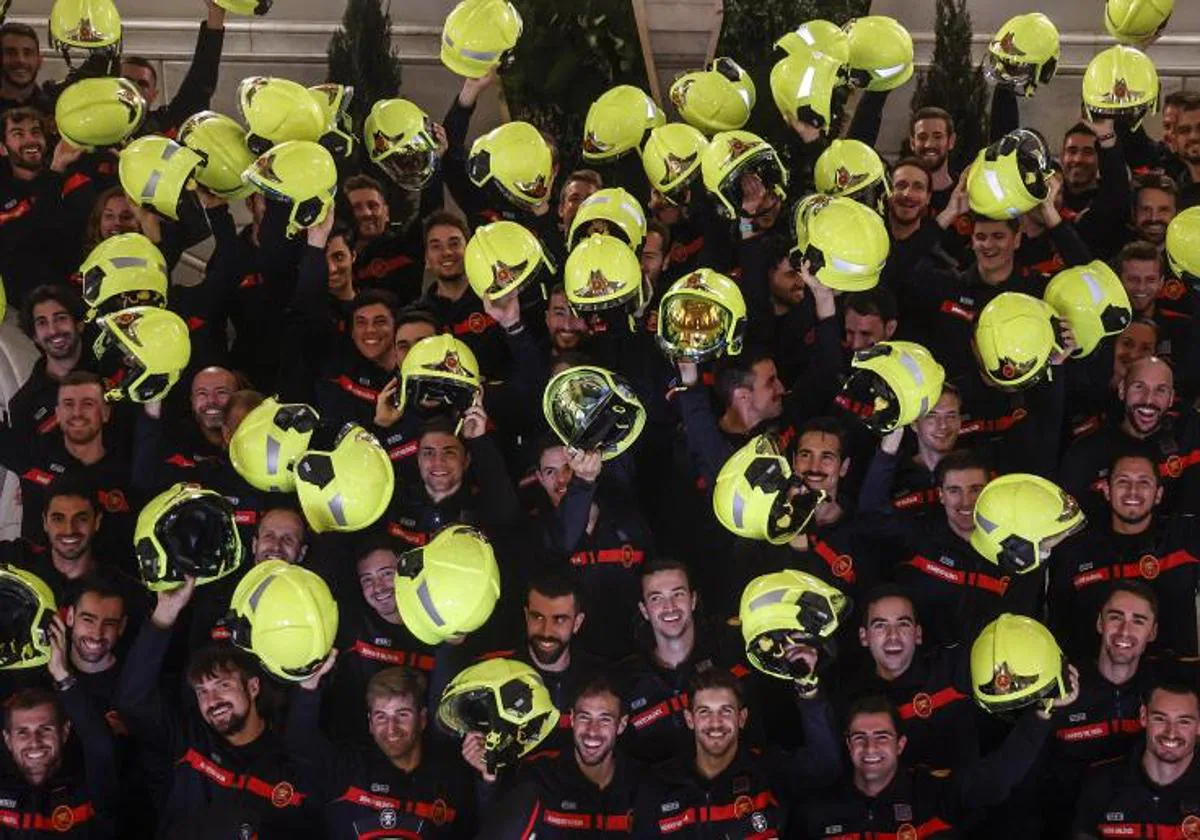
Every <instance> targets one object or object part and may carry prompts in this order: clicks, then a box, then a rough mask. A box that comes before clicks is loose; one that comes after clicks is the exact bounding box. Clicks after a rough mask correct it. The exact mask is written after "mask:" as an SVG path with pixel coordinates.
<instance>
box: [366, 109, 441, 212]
mask: <svg viewBox="0 0 1200 840" xmlns="http://www.w3.org/2000/svg"><path fill="white" fill-rule="evenodd" d="M363 142H364V143H365V144H366V148H367V153H368V154H369V155H370V157H371V162H372V163H374V164H375V165H376V166H378V167H379V168H381V169H382V170H383V171H384V172H386V173H387V175H388V177H390V178H391V179H392V180H393V181H395V182H396V183H397V184H399V185H400V186H402V187H404V188H405V189H409V190H418V189H420V188H421V187H423V186H425V185H426V184H427V183H429V180H430V179H431V178H432V177H433V173H434V170H435V168H436V167H437V160H438V155H437V140H435V139H434V136H433V121H432V120H431V119H429V115H428V114H426V113H425V112H424V111H422V110H421V109H420V108H419V107H418V106H417V105H415V104H413V103H412V102H409V101H408V100H407V99H381V100H379V101H378V102H376V103H375V104H374V105H372V106H371V113H370V114H368V115H367V121H366V122H365V123H364V124H363Z"/></svg>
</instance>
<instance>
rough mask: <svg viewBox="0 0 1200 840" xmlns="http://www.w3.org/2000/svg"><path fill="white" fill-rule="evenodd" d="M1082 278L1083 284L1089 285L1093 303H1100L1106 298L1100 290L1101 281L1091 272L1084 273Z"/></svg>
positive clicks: (1089, 293) (1088, 288) (1089, 294)
mask: <svg viewBox="0 0 1200 840" xmlns="http://www.w3.org/2000/svg"><path fill="white" fill-rule="evenodd" d="M1082 276H1083V282H1084V283H1085V284H1086V285H1087V290H1088V296H1089V297H1090V298H1091V299H1092V303H1099V302H1100V301H1101V299H1102V298H1103V297H1104V292H1102V291H1101V290H1100V281H1099V280H1097V279H1096V275H1094V274H1092V273H1091V272H1090V271H1085V272H1083V275H1082Z"/></svg>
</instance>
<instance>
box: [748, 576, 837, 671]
mask: <svg viewBox="0 0 1200 840" xmlns="http://www.w3.org/2000/svg"><path fill="white" fill-rule="evenodd" d="M849 611H850V599H849V598H847V597H846V595H845V594H843V593H842V592H841V590H839V589H837V588H835V587H832V586H830V585H829V584H827V583H825V582H824V581H823V580H821V579H820V578H818V577H814V576H813V575H810V574H808V573H806V572H800V571H796V570H795V569H783V570H782V571H779V572H772V573H771V574H767V575H760V576H759V577H756V578H755V579H754V580H752V581H750V583H748V584H747V585H746V588H745V589H744V590H742V598H741V603H740V605H739V607H738V619H739V623H740V624H741V629H742V640H743V641H744V642H745V645H746V658H747V659H748V660H749V661H750V664H751V665H753V666H754V667H755V668H757V669H758V670H759V671H761V672H762V673H764V674H766V675H767V676H768V677H775V678H777V679H781V680H792V679H795V678H796V677H797V676H798V675H797V674H796V673H795V669H794V667H793V665H792V663H789V662H788V661H787V659H786V658H785V657H784V652H785V650H786V647H787V644H788V640H789V639H790V640H793V641H797V642H801V641H802V642H805V643H808V644H812V645H815V646H820V645H821V644H823V643H826V642H828V641H830V640H831V639H832V637H833V634H834V633H835V632H837V629H838V626H839V625H840V623H841V621H842V619H844V618H845V617H846V615H847V614H848V613H849Z"/></svg>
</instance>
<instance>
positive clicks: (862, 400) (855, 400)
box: [842, 370, 900, 433]
mask: <svg viewBox="0 0 1200 840" xmlns="http://www.w3.org/2000/svg"><path fill="white" fill-rule="evenodd" d="M842 392H843V393H844V394H845V395H846V396H847V397H849V399H850V404H849V406H845V407H847V408H849V410H850V412H851V413H852V414H854V415H855V416H856V417H858V419H859V420H861V421H862V424H863V425H864V426H866V427H867V428H868V429H870V430H871V431H873V432H877V433H883V432H890V431H892V430H893V429H895V428H896V426H897V425H899V420H900V398H899V397H897V396H896V392H895V391H894V390H893V389H892V386H891V385H889V384H888V383H887V380H886V379H884V378H883V377H882V376H880V375H879V374H878V373H876V372H875V371H871V370H856V371H854V372H853V373H851V374H850V377H849V378H848V379H847V380H846V384H845V385H844V386H843V388H842Z"/></svg>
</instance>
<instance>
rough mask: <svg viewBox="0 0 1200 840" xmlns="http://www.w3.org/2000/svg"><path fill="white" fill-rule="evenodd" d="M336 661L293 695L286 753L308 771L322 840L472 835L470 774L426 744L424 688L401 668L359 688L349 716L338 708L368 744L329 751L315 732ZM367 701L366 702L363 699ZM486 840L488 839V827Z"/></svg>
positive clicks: (458, 839)
mask: <svg viewBox="0 0 1200 840" xmlns="http://www.w3.org/2000/svg"><path fill="white" fill-rule="evenodd" d="M337 658H338V654H337V652H336V651H335V652H334V653H332V654H331V655H330V656H329V659H328V660H327V661H326V662H325V664H324V666H323V667H322V668H321V669H320V670H319V671H317V673H315V674H313V675H312V676H311V677H309V678H308V679H307V680H305V681H304V682H302V683H299V684H298V685H297V686H296V688H294V689H292V692H291V698H290V700H289V703H288V718H287V729H286V736H285V738H286V743H287V748H288V750H289V751H290V752H291V754H292V755H294V756H295V757H296V758H297V759H299V760H300V761H302V762H303V763H304V765H305V766H306V767H307V768H308V770H307V772H306V776H308V777H311V780H312V784H311V786H310V789H311V795H312V799H313V800H314V802H315V803H316V804H318V805H322V806H323V810H324V820H323V822H324V827H325V832H326V833H325V834H324V835H323V836H324V837H326V838H328V840H359V838H368V837H379V838H387V837H405V838H411V840H465V838H468V837H472V836H473V835H474V833H475V828H476V819H475V817H476V807H475V805H476V803H475V796H474V791H473V790H472V780H471V774H470V772H469V771H468V770H467V768H466V765H465V764H464V763H463V762H461V761H459V760H458V758H457V756H454V755H451V754H448V753H447V752H446V751H445V750H442V749H435V747H438V746H439V745H438V743H437V742H435V741H433V740H432V739H429V738H427V737H426V727H427V725H428V717H429V714H430V713H429V712H428V711H427V709H426V701H427V695H428V692H429V686H428V682H427V680H426V677H425V675H424V674H422V673H421V672H419V671H415V670H413V669H411V668H406V667H398V666H396V667H389V668H385V669H383V670H381V671H379V672H377V673H376V674H375V675H374V676H372V677H371V679H370V680H369V681H368V682H367V683H366V684H365V686H363V694H362V695H361V696H360V697H359V698H358V700H357V702H356V703H355V706H354V711H353V712H351V710H349V709H347V708H346V707H343V706H341V705H337V706H335V709H336V714H337V716H346V715H347V714H351V713H354V714H358V715H359V717H360V718H362V719H363V720H364V722H365V723H366V725H367V729H368V730H369V733H370V740H369V741H367V742H365V743H350V744H347V743H336V744H335V743H334V742H332V741H331V740H330V739H329V738H328V737H327V735H326V734H325V733H324V732H323V731H322V728H321V726H320V722H319V718H320V708H321V689H320V687H319V683H320V681H321V678H322V677H323V676H324V675H325V674H326V673H328V671H329V670H330V669H331V668H332V667H333V663H334V661H335V660H336V659H337ZM364 698H365V699H364ZM488 825H489V831H488V832H487V836H496V837H501V836H503V837H507V836H514V837H515V836H517V835H515V834H513V835H509V834H493V833H492V831H491V823H490V822H489V823H488Z"/></svg>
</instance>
